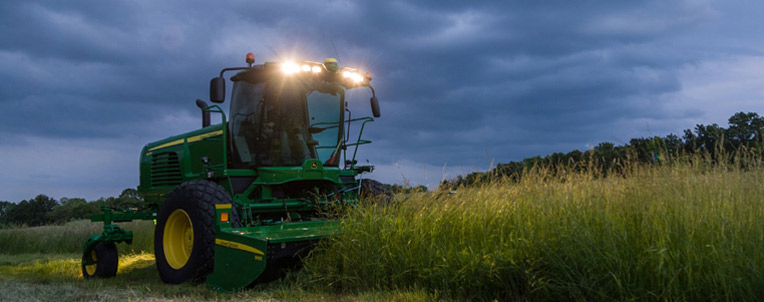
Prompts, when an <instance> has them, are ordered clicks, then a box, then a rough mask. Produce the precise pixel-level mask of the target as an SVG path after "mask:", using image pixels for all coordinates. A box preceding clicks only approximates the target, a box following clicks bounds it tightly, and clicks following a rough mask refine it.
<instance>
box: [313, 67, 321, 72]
mask: <svg viewBox="0 0 764 302" xmlns="http://www.w3.org/2000/svg"><path fill="white" fill-rule="evenodd" d="M313 72H314V73H317V72H321V67H318V66H313Z"/></svg>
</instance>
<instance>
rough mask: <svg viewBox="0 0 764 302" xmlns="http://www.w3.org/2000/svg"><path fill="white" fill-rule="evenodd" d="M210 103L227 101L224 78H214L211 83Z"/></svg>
mask: <svg viewBox="0 0 764 302" xmlns="http://www.w3.org/2000/svg"><path fill="white" fill-rule="evenodd" d="M210 101H211V102H213V103H222V102H223V101H225V79H224V78H223V77H217V78H212V80H211V81H210Z"/></svg>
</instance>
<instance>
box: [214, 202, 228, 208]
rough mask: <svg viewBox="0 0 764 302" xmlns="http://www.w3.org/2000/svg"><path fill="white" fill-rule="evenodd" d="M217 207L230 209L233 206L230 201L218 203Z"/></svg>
mask: <svg viewBox="0 0 764 302" xmlns="http://www.w3.org/2000/svg"><path fill="white" fill-rule="evenodd" d="M215 208H216V209H230V208H231V204H230V203H228V204H216V205H215Z"/></svg>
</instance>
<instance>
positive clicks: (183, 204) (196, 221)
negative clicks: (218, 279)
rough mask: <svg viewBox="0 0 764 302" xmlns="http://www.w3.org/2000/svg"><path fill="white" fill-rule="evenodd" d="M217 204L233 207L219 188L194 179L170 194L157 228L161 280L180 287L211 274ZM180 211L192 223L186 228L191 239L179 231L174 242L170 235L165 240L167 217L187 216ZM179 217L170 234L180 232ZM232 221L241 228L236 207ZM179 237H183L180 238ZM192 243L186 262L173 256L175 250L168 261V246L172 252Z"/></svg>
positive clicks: (223, 191)
mask: <svg viewBox="0 0 764 302" xmlns="http://www.w3.org/2000/svg"><path fill="white" fill-rule="evenodd" d="M216 204H232V202H231V196H230V195H229V194H228V192H227V191H226V190H225V189H223V187H221V186H220V185H218V184H216V183H214V182H210V181H206V180H192V181H189V182H185V183H182V184H180V185H178V186H177V187H175V189H173V190H172V192H170V194H168V195H167V199H165V201H164V203H163V204H162V207H161V208H160V209H159V213H158V215H157V226H156V228H155V229H154V256H155V257H156V264H157V270H158V271H159V277H160V278H161V279H162V281H164V282H165V283H169V284H180V283H183V282H186V281H193V282H203V281H204V279H205V277H207V275H209V274H210V273H211V272H212V270H213V266H214V264H215V262H214V256H215V255H214V253H215V230H214V226H215V205H216ZM181 210H182V211H181ZM181 212H184V213H185V215H186V216H185V219H188V220H190V224H191V226H190V227H188V228H186V229H187V231H190V230H191V229H192V231H193V237H192V239H191V240H186V235H179V233H178V232H176V233H175V234H174V235H175V237H173V238H174V239H173V238H170V237H169V235H173V234H168V238H165V229H166V227H167V222H168V218H170V215H171V214H173V213H179V214H176V215H177V217H184V216H182V213H181ZM177 217H175V218H173V219H172V221H171V223H173V225H172V226H170V229H169V231H168V232H170V233H172V232H173V230H174V229H177V227H176V226H174V225H176V222H175V221H176V220H178V218H177ZM180 220H181V221H182V220H183V219H180ZM230 221H231V224H232V226H233V227H239V216H238V212H237V211H236V207H232V209H231V218H230ZM184 234H185V233H184ZM178 236H180V237H181V238H180V239H178ZM189 241H190V243H188V244H187V245H185V246H190V247H191V251H190V254H189V255H187V257H188V258H187V261H185V262H183V261H182V259H184V258H185V257H173V256H172V254H173V250H171V251H170V255H171V256H170V258H169V259H170V260H168V257H167V254H166V252H167V251H166V250H165V243H167V244H168V247H170V248H171V249H172V248H173V245H172V243H173V242H175V243H177V242H183V243H185V242H189ZM176 246H177V245H176ZM178 249H179V248H178V247H175V248H174V251H175V252H176V255H177V250H178ZM187 252H188V251H187V249H186V253H187ZM181 253H183V252H181ZM178 259H181V260H178ZM171 263H172V264H173V265H171Z"/></svg>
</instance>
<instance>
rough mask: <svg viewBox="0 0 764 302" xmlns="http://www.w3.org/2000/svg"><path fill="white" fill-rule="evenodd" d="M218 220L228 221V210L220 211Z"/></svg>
mask: <svg viewBox="0 0 764 302" xmlns="http://www.w3.org/2000/svg"><path fill="white" fill-rule="evenodd" d="M220 222H228V212H222V213H220Z"/></svg>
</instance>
